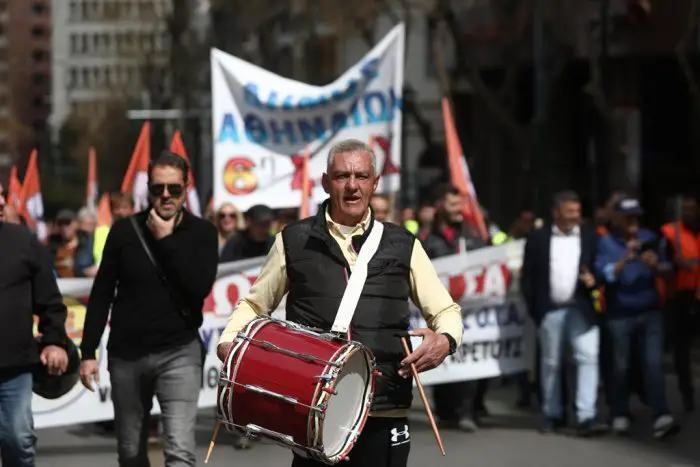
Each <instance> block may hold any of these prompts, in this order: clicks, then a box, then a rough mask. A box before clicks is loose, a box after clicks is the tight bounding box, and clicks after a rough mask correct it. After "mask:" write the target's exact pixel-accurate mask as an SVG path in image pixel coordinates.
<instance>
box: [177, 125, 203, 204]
mask: <svg viewBox="0 0 700 467" xmlns="http://www.w3.org/2000/svg"><path fill="white" fill-rule="evenodd" d="M170 152H173V153H175V154H177V155H178V156H180V157H182V158H183V159H185V160H186V161H187V163H188V164H189V163H190V158H189V157H187V151H186V150H185V143H184V142H183V141H182V134H181V133H180V130H175V134H173V140H172V142H171V143H170ZM187 209H189V211H190V212H191V213H192V214H194V215H195V216H200V217H201V216H202V209H201V207H200V205H199V196H197V187H196V186H195V184H194V175H193V174H192V167H191V166H190V173H189V174H187Z"/></svg>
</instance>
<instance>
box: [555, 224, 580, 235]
mask: <svg viewBox="0 0 700 467" xmlns="http://www.w3.org/2000/svg"><path fill="white" fill-rule="evenodd" d="M552 235H553V236H555V237H578V236H580V235H581V227H579V226H578V225H577V226H576V227H574V228H573V229H571V232H569V233H565V232H563V231H562V230H561V229H560V228H559V227H557V225H556V224H552Z"/></svg>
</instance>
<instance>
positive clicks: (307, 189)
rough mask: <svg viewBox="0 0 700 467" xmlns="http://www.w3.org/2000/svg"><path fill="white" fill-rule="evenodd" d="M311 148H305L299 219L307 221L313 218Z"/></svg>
mask: <svg viewBox="0 0 700 467" xmlns="http://www.w3.org/2000/svg"><path fill="white" fill-rule="evenodd" d="M310 159H311V154H310V153H309V146H308V145H307V146H306V148H304V162H303V165H302V168H301V208H300V209H299V219H306V218H307V217H309V216H311V195H312V193H311V186H312V185H311V180H310V178H309V160H310Z"/></svg>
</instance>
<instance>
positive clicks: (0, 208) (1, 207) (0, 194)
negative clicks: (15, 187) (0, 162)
mask: <svg viewBox="0 0 700 467" xmlns="http://www.w3.org/2000/svg"><path fill="white" fill-rule="evenodd" d="M5 204H6V201H5V187H4V186H2V183H0V222H5Z"/></svg>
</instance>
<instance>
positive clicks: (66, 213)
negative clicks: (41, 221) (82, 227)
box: [56, 209, 76, 222]
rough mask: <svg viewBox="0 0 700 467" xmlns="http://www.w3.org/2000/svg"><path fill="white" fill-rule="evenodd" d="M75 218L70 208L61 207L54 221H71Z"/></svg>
mask: <svg viewBox="0 0 700 467" xmlns="http://www.w3.org/2000/svg"><path fill="white" fill-rule="evenodd" d="M75 219H76V216H75V213H74V212H73V211H71V210H70V209H61V210H60V211H58V214H56V222H61V221H63V222H71V221H74V220H75Z"/></svg>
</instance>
